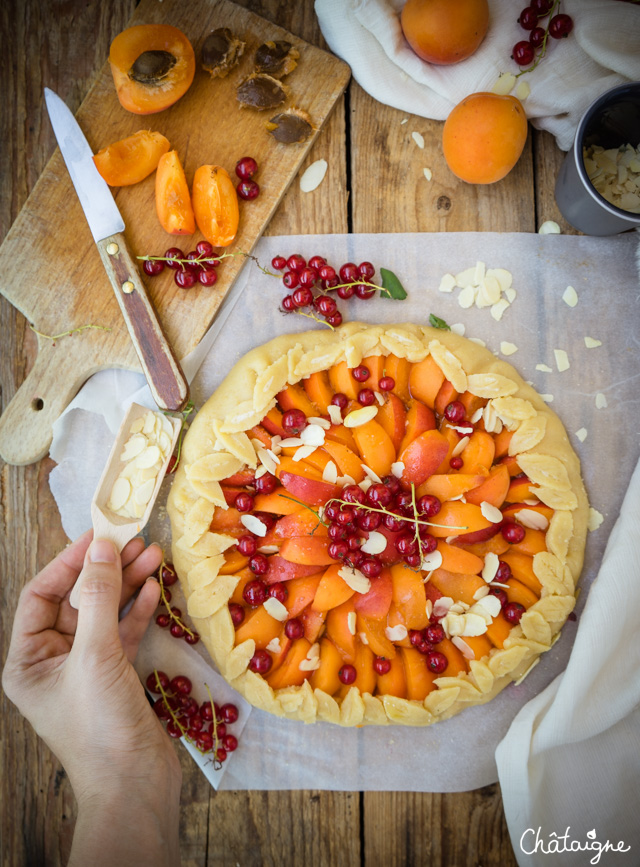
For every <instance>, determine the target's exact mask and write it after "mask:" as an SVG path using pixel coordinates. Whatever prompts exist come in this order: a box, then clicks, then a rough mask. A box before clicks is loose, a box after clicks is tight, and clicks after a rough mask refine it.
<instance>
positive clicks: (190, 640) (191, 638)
mask: <svg viewBox="0 0 640 867" xmlns="http://www.w3.org/2000/svg"><path fill="white" fill-rule="evenodd" d="M184 640H185V641H186V642H187V644H190V645H191V646H193V645H194V644H197V643H198V642H199V641H200V633H199V632H193V631H191V632H186V633H185V636H184Z"/></svg>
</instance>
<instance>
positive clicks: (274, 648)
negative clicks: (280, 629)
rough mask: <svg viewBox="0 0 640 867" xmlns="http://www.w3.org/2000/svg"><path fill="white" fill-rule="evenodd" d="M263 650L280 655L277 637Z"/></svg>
mask: <svg viewBox="0 0 640 867" xmlns="http://www.w3.org/2000/svg"><path fill="white" fill-rule="evenodd" d="M265 649H266V650H268V651H269V652H270V653H280V639H279V638H278V637H277V636H276V637H275V638H272V639H271V641H270V642H269V644H267V646H266V648H265Z"/></svg>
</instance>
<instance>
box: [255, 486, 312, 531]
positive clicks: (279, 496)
mask: <svg viewBox="0 0 640 867" xmlns="http://www.w3.org/2000/svg"><path fill="white" fill-rule="evenodd" d="M254 502H255V509H256V512H269V513H270V514H272V515H292V514H294V513H296V512H299V511H300V509H303V508H304V503H303V502H302V501H301V500H297V499H295V497H292V496H291V494H288V493H287V492H286V491H285V492H284V493H280V491H279V490H277V489H276V490H275V491H272V492H271V493H270V494H258V495H257V496H256V498H255V501H254ZM238 514H239V513H238ZM309 514H311V512H309ZM312 517H313V516H312ZM316 523H317V522H316ZM240 526H242V524H241V525H240ZM245 532H246V530H245Z"/></svg>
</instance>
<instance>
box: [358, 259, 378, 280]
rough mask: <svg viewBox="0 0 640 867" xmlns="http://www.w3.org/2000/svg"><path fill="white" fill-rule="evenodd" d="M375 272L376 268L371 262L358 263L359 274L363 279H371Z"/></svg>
mask: <svg viewBox="0 0 640 867" xmlns="http://www.w3.org/2000/svg"><path fill="white" fill-rule="evenodd" d="M375 273H376V269H375V268H374V267H373V265H372V264H371V262H361V263H360V264H359V265H358V274H359V276H360V277H362V279H363V280H371V278H372V277H373V275H374V274H375Z"/></svg>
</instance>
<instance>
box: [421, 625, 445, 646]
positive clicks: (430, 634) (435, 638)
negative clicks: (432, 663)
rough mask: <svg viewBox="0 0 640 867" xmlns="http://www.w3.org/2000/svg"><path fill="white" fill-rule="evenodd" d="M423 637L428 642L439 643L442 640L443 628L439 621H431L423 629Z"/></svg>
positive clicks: (443, 635) (443, 637) (443, 636)
mask: <svg viewBox="0 0 640 867" xmlns="http://www.w3.org/2000/svg"><path fill="white" fill-rule="evenodd" d="M424 637H425V639H426V640H427V641H428V642H429V644H440V642H441V641H444V639H445V634H444V628H443V627H442V626H441V625H440V624H439V623H432V624H430V625H429V626H427V628H426V629H425V631H424Z"/></svg>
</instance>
